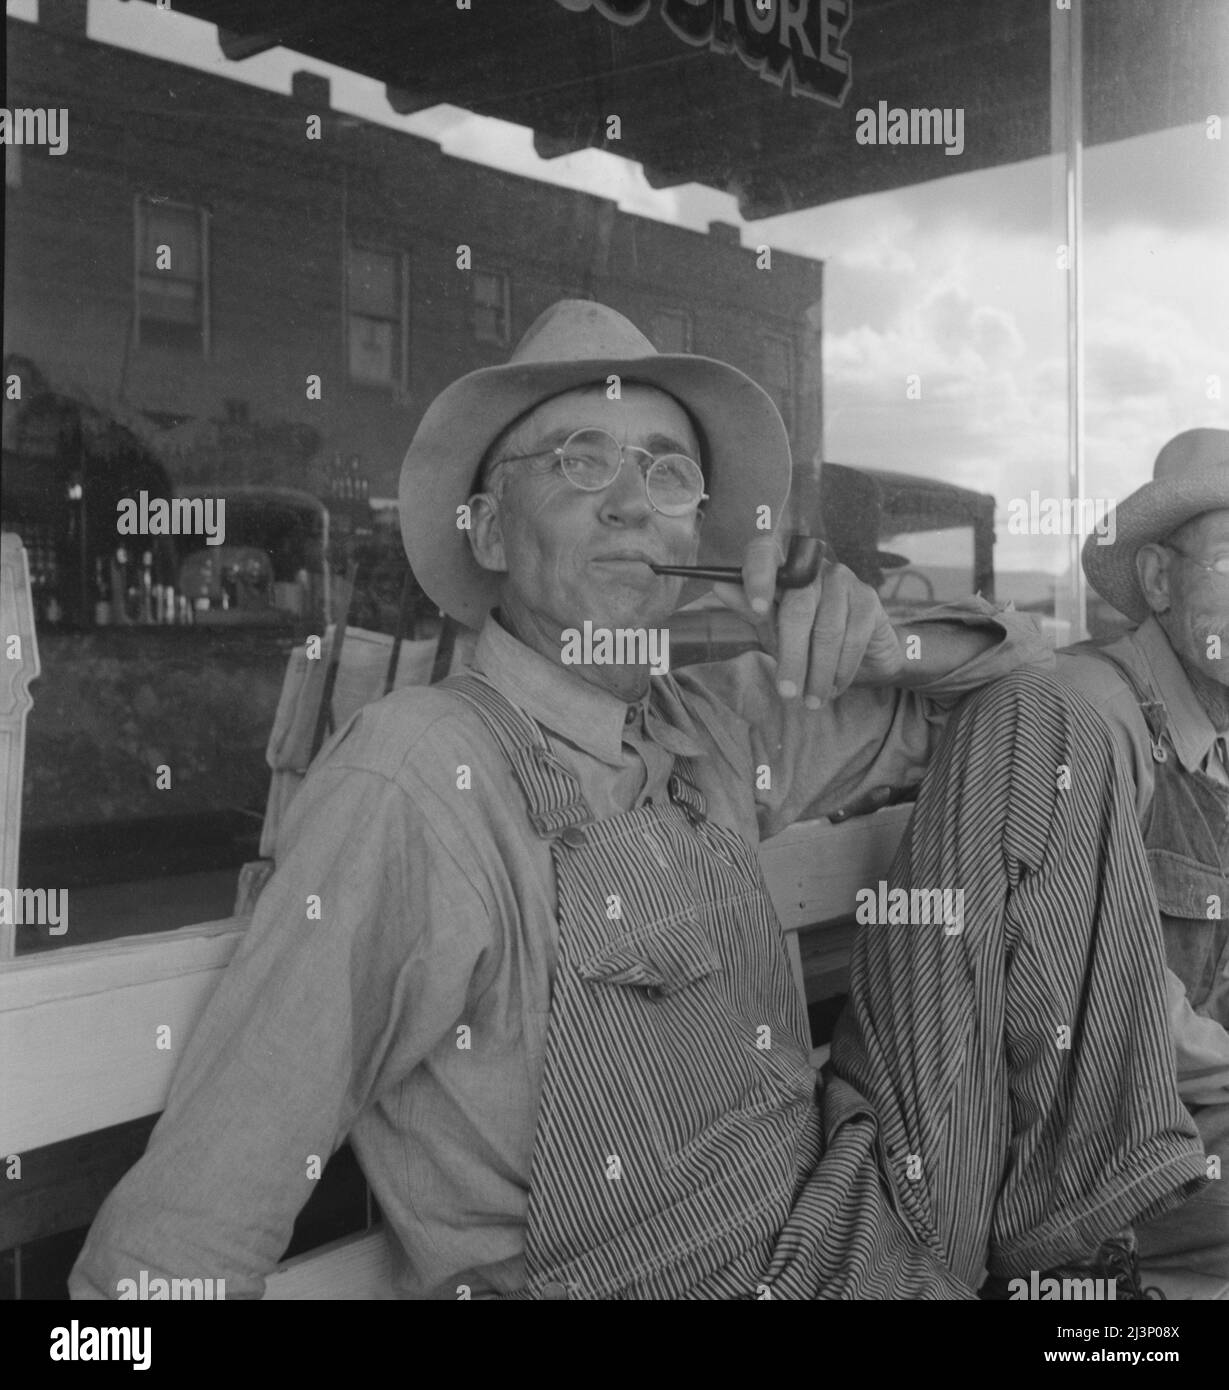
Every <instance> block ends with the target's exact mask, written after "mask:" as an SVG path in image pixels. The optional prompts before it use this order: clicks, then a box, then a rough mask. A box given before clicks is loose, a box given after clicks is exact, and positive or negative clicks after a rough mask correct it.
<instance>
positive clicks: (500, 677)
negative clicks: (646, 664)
mask: <svg viewBox="0 0 1229 1390" xmlns="http://www.w3.org/2000/svg"><path fill="white" fill-rule="evenodd" d="M474 665H475V666H476V667H477V668H478V670H479V671H481V672H482V673H483V675H485V676H488V677H489V678H490V679H491V680H492V681H493V682H494V683H495V685H497V686H498V687H499V689H500V690H501V691H502V692H503V694H505V695H506V696H507V697H508V699H510V700H511V701H512V703H513V704H514V705H517V706H518V707H519V708H521V709H523V710H524V711H525V713H526V714H528V715H530V716H531V717H532V718H534V719H536V720H537V721H538V723H540V724H542V725H543V726H544V727H546V728H547V729H549V730H550V731H551V732H552V733H556V734H559V735H560V736H561V737H563V738H565V739H567V741H568V742H569V743H573V744H575V745H576V747H577V748H579V749H581V750H582V751H583V752H585V753H589V754H590V755H592V756H593V757H595V758H598V759H600V761H602V762H604V763H609V764H610V765H611V766H612V767H618V766H619V765H620V764H621V763H622V761H623V739H624V736H625V734H627V733H628V732H629V731H630V730H632V729H635V730H636V731H637V732H639V733H641V734H642V735H643V736H644V737H646V738H649V739H651V740H652V741H653V742H655V743H658V744H660V745H661V746H662V747H663V748H664V749H666V750H667V752H670V753H674V754H682V755H683V756H684V757H701V756H703V754H704V749H703V747H702V746H701V744H700V743H699V741H698V739H697V738H696V735H695V730H694V727H693V726H692V725H691V722H690V720H688V719H687V717H686V716H685V715H683V714H682V712H681V711H680V710H678V709H677V708H676V702H674V701H670V702H669V705H668V709H669V711H670V713H669V715H667V714H666V712H665V711H666V708H667V706H666V705H665V704H664V702H661V701H657V700H654V699H653V698H652V696H653V689H654V684H655V681H656V678H655V677H651V678H650V686H649V690H648V691H646V693H645V694H644V696H643V697H642V698H641V699H640V700H638V701H635V702H634V703H632V704H628V703H627V702H626V701H623V700H620V699H619V698H618V697H617V696H615V695H612V694H611V693H610V692H609V691H606V690H600V689H599V688H598V687H597V686H595V685H590V684H589V682H588V681H585V680H582V679H581V678H580V677H579V676H578V675H576V674H574V673H573V672H572V671H569V670H568V669H567V667H565V666H560V665H558V664H556V663H555V662H553V661H548V660H547V658H546V657H544V656H542V655H541V653H539V652H535V651H534V650H533V649H532V648H531V647H527V646H526V645H525V643H524V642H522V641H521V640H520V638H518V637H514V636H513V635H512V633H510V632H509V631H508V630H507V628H505V627H504V626H503V625H502V624H501V623H500V622H499V621H498V619H497V618H496V617H495V615H494V614H493V613H491V614H488V615H487V619H486V622H485V623H484V624H483V627H482V631H481V632H480V633H479V635H478V643H477V647H476V648H475V652H474Z"/></svg>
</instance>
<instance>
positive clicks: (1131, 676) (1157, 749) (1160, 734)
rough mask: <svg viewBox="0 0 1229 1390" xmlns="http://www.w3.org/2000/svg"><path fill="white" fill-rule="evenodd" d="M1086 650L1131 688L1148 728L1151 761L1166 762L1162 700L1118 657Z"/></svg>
mask: <svg viewBox="0 0 1229 1390" xmlns="http://www.w3.org/2000/svg"><path fill="white" fill-rule="evenodd" d="M1086 650H1087V652H1088V655H1089V656H1095V657H1097V658H1098V659H1100V660H1101V661H1105V662H1108V663H1109V665H1111V666H1112V667H1113V668H1114V669H1115V670H1116V671H1117V672H1118V673H1119V674H1120V675H1121V676H1122V678H1123V679H1124V680H1125V681H1126V683H1127V684H1128V685H1129V686H1130V687H1131V692H1132V694H1133V695H1134V696H1135V703H1136V704H1137V705H1138V706H1139V712H1140V714H1141V715H1142V716H1143V719H1144V723H1145V724H1146V725H1147V726H1148V734H1149V738H1150V740H1151V743H1152V758H1153V761H1154V762H1158V763H1163V762H1165V761H1167V759H1168V758H1169V751H1168V749H1167V748H1166V747H1165V741H1166V738H1167V737H1168V734H1169V711H1168V710H1167V709H1166V708H1165V702H1164V700H1161V699H1159V698H1158V697H1157V693H1156V691H1155V690H1153V689H1152V688H1151V686H1150V685H1148V684H1146V683H1145V680H1144V678H1143V676H1142V675H1141V674H1140V672H1138V671H1137V670H1135V668H1134V667H1133V666H1131V665H1130V664H1129V663H1127V662H1125V661H1123V660H1122V659H1121V658H1120V657H1117V656H1111V655H1110V653H1109V652H1107V651H1105V650H1104V649H1103V648H1097V647H1089V648H1087V649H1086Z"/></svg>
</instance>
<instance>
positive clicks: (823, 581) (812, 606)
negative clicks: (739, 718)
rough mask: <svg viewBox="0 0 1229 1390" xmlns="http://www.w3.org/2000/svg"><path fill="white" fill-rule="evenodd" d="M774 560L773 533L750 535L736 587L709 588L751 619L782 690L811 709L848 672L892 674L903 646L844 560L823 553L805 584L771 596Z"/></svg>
mask: <svg viewBox="0 0 1229 1390" xmlns="http://www.w3.org/2000/svg"><path fill="white" fill-rule="evenodd" d="M780 564H781V554H780V551H779V550H778V548H777V543H776V541H775V540H774V539H773V537H771V536H764V537H761V538H758V539H756V540H753V541H751V542H750V543H749V544H748V546H747V549H746V553H745V555H744V558H743V582H742V587H741V588H740V587H739V586H738V585H737V584H715V585H714V586H713V592H714V593H715V594H716V595H717V597H718V598H719V599H720V600H721V601H722V603H724V604H725V605H726V606H727V607H729V608H732V609H734V610H735V611H736V612H738V613H741V614H743V616H744V617H746V618H748V619H749V620H750V621H751V622H753V623H754V624H755V626H756V629H757V631H758V632H759V634H760V640H761V641H762V642H763V643H764V645H765V646H766V647H767V648H768V650H769V651H771V652H772V653H773V654H774V655H775V656H776V659H777V689H778V690H779V691H780V692H781V694H782V696H784V697H785V698H786V699H790V698H793V697H796V696H798V695H802V696H803V697H804V698H805V701H806V704H807V706H808V708H810V709H818V708H819V707H820V706H821V705H822V704H824V703H825V702H826V701H828V700H831V699H833V698H834V697H835V696H837V695H839V694H840V693H841V692H842V691H843V690H845V689H847V688H848V687H849V686H850V685H852V684H853V681H854V678H855V677H858V678H859V679H860V680H862V681H864V682H866V683H872V684H878V683H883V682H886V681H890V680H892V679H893V677H895V676H897V675H898V674H899V673H900V671H901V670H902V669H903V667H904V664H905V658H904V652H903V650H902V649H901V645H900V642H899V640H898V639H897V636H896V632H895V629H894V628H893V627H892V624H891V623H890V622H889V621H888V615H887V614H886V613H885V612H884V611H883V607H882V605H881V604H880V602H879V596H878V595H877V594H876V593H875V591H874V589H872V588H870V586H869V585H867V584H863V583H862V581H861V580H860V579H858V577H857V576H856V575H855V574H854V573H853V571H852V570H848V569H846V568H845V566H844V565H838V564H834V563H833V562H832V561H830V560H824V561H823V562H822V564H821V565H820V569H819V574H818V575H816V577H815V582H814V583H813V584H810V585H808V586H807V587H806V588H805V589H786V590H785V591H784V592H783V593H782V595H781V599H780V602H779V603H777V602H776V577H777V570H778V568H779V567H780ZM774 604H775V608H776V611H775V613H774V611H773V608H774Z"/></svg>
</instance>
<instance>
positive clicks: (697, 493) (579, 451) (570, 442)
mask: <svg viewBox="0 0 1229 1390" xmlns="http://www.w3.org/2000/svg"><path fill="white" fill-rule="evenodd" d="M629 455H630V456H631V457H632V458H633V459H634V460H635V462H636V463H638V464H639V466H640V470H641V472H642V473H643V474H644V488H645V493H646V495H647V496H648V499H649V505H650V506H651V507H652V508H653V510H654V511H655V512H661V514H662V515H663V516H686V515H687V513H688V512H691V511H694V510H695V509H696V508H697V507H698V506H699V505H700V503H701V502H704V501H706V500H707V499H708V493H707V492H705V491H704V474H703V473H702V472H701V471H700V465H699V464H698V463H697V462H696V461H695V459H692V458H688V457H687V455H686V454H657V455H654V454H652V453H651V452H650V451H649V450H648V449H641V448H640V447H639V446H638V445H635V444H620V443H619V441H618V440H617V439H616V438H615V437H614V435H613V434H607V433H606V431H605V430H599V429H583V430H576V431H574V432H573V433H572V434H570V435H568V437H567V438H566V439H565V440H564V441H563V443H562V444H560V445H559V446H558V447H557V448H554V449H540V450H538V451H537V452H536V453H532V454H518V455H516V456H514V457H512V458H505V459H500V460H499V462H498V463H496V464H495V466H494V468H493V469H492V471H491V478H490V479H488V486H489V485H490V482H491V481H492V480H493V479H494V476H495V474H496V473H498V471H499V469H501V468H502V467H503V466H504V464H505V463H520V462H522V461H523V460H525V459H535V458H557V459H558V460H559V467H560V468H561V469H562V471H563V476H564V477H565V478H566V479H567V480H568V482H569V483H571V484H572V486H573V487H578V488H580V490H581V491H582V492H601V491H602V490H603V488H608V487H609V486H610V485H611V483H613V482H614V480H615V479H616V478H617V477H618V476H619V470H620V469H621V468H622V467H623V460H624V459H625V458H626V457H628V456H629ZM637 456H639V457H637Z"/></svg>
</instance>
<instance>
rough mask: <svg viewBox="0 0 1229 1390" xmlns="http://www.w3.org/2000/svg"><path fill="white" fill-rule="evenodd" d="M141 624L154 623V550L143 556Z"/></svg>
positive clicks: (146, 552)
mask: <svg viewBox="0 0 1229 1390" xmlns="http://www.w3.org/2000/svg"><path fill="white" fill-rule="evenodd" d="M140 603H141V609H140V612H141V622H142V623H145V624H151V623H152V622H153V621H154V553H153V551H152V550H147V551H145V552H144V553H143V554H142V556H141V586H140Z"/></svg>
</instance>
